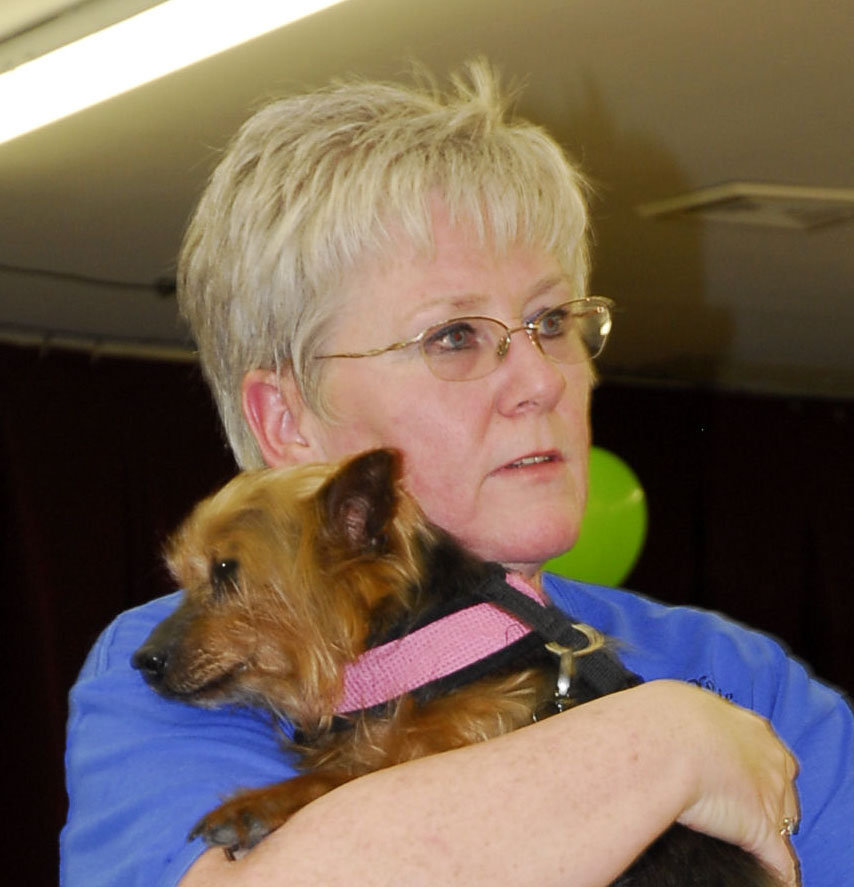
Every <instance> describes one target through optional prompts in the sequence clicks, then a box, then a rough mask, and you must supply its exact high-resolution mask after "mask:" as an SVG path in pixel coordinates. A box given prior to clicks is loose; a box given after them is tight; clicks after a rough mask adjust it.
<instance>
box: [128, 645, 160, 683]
mask: <svg viewBox="0 0 854 887" xmlns="http://www.w3.org/2000/svg"><path fill="white" fill-rule="evenodd" d="M168 658H169V656H168V654H167V653H166V651H165V650H162V649H160V648H158V647H154V646H151V645H150V644H146V645H144V646H142V647H140V648H139V649H138V650H137V651H136V653H134V654H133V656H132V657H131V661H130V662H131V665H132V666H133V667H134V668H136V669H138V670H139V671H141V672H142V676H143V677H144V678H145V680H146V681H147V683H149V684H152V685H157V684H160V683H161V682H162V681H163V675H164V674H165V672H166V662H167V660H168Z"/></svg>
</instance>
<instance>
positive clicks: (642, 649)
mask: <svg viewBox="0 0 854 887" xmlns="http://www.w3.org/2000/svg"><path fill="white" fill-rule="evenodd" d="M546 587H547V590H548V592H549V594H550V595H552V597H553V599H554V600H555V603H557V604H558V605H559V606H563V607H564V608H565V609H566V610H568V611H569V612H570V613H572V615H573V616H574V617H575V618H578V619H581V620H582V621H587V622H590V623H591V624H592V625H595V626H596V627H597V628H599V629H600V630H601V631H603V632H605V633H607V634H609V635H611V636H612V637H615V638H617V639H618V640H617V643H618V652H619V654H620V657H621V658H622V659H623V661H624V662H625V664H626V665H627V667H629V668H630V669H631V670H632V671H634V672H636V673H637V674H640V675H641V676H642V677H643V678H644V679H645V680H655V679H657V678H675V679H679V680H684V681H688V682H690V683H694V684H697V685H698V686H701V687H704V688H705V689H707V690H711V691H712V692H715V693H718V694H719V695H720V696H722V697H723V698H725V699H728V700H729V701H731V702H734V703H736V704H737V705H741V706H743V707H745V708H749V709H752V710H753V711H755V712H757V713H758V714H760V715H762V716H763V717H765V718H767V719H768V720H769V721H770V722H771V724H772V726H773V727H774V729H775V730H776V731H777V734H778V735H779V736H780V737H781V738H782V739H783V741H784V742H785V743H786V744H787V745H788V747H789V748H790V749H791V750H792V751H793V752H794V754H795V756H796V758H797V760H798V763H799V768H800V769H799V773H798V777H797V780H796V786H797V790H798V795H799V799H800V805H801V824H800V830H799V832H798V834H797V835H795V837H794V839H793V845H794V848H795V850H796V852H797V854H798V858H799V860H800V863H801V877H802V884H803V887H851V885H852V884H854V840H852V838H854V827H853V826H852V824H854V712H852V708H851V701H850V699H848V697H846V696H845V695H843V694H842V693H840V692H838V691H837V690H835V689H833V688H832V687H829V686H827V685H825V684H824V683H822V682H821V681H820V680H818V679H817V678H816V677H815V676H814V675H813V674H812V673H811V672H810V670H809V669H808V668H807V667H806V666H805V665H804V664H803V663H801V662H799V661H798V660H797V659H796V658H794V657H792V656H791V655H789V653H788V651H787V650H786V649H785V647H784V646H783V645H782V644H780V643H779V642H778V641H777V640H775V639H774V638H772V637H769V636H768V635H765V634H763V633H762V632H758V631H754V630H752V629H749V628H747V627H745V626H743V625H740V624H739V623H737V622H734V621H733V620H730V619H726V618H724V617H722V616H720V615H719V614H716V613H710V612H706V611H703V610H697V609H694V608H691V607H671V606H665V605H663V604H660V603H658V602H657V601H653V600H650V599H648V598H645V597H643V596H641V595H636V594H631V593H628V592H624V591H619V590H615V589H608V588H600V587H597V586H589V585H586V584H583V583H576V582H571V581H567V580H562V579H559V578H557V577H554V576H549V577H548V580H547V583H546Z"/></svg>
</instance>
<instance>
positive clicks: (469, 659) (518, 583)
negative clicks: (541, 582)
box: [336, 573, 543, 714]
mask: <svg viewBox="0 0 854 887" xmlns="http://www.w3.org/2000/svg"><path fill="white" fill-rule="evenodd" d="M506 581H507V583H508V585H512V586H513V588H515V589H516V590H517V591H521V592H522V593H523V594H526V595H527V596H528V597H531V598H534V599H535V600H537V601H539V602H540V603H542V602H543V598H542V595H541V593H540V592H539V591H537V590H536V589H534V588H533V587H531V586H530V585H529V584H528V583H527V582H526V581H525V580H524V579H523V578H522V577H521V576H520V575H518V574H517V573H508V574H507V577H506ZM530 631H531V629H530V628H529V627H528V626H527V625H526V624H525V623H524V622H522V621H520V620H519V619H517V618H516V617H515V616H512V615H511V614H510V613H507V612H505V611H504V610H502V609H500V608H499V607H496V606H495V605H494V604H489V603H482V604H475V605H474V606H472V607H467V608H466V609H464V610H458V611H457V612H456V613H451V614H450V615H449V616H444V617H443V618H442V619H438V620H436V621H435V622H431V623H430V624H429V625H425V626H424V627H423V628H419V629H418V630H417V631H413V632H412V633H411V634H408V635H405V636H404V637H402V638H397V639H396V640H393V641H389V642H388V643H387V644H382V645H381V646H379V647H372V648H371V649H370V650H366V651H365V652H364V653H363V654H362V655H361V656H360V657H359V658H358V659H356V660H355V661H354V662H351V663H349V664H348V665H347V666H346V667H345V669H344V689H343V692H342V695H341V699H340V700H339V702H338V706H337V708H336V712H337V713H338V714H344V713H346V712H352V711H358V710H359V709H363V708H371V707H372V706H374V705H379V704H380V703H383V702H388V701H389V700H391V699H396V698H397V697H398V696H402V695H403V694H404V693H409V692H411V691H412V690H415V689H417V688H418V687H422V686H424V685H425V684H429V683H430V682H431V681H435V680H438V679H439V678H443V677H446V676H447V675H450V674H453V673H454V672H456V671H459V670H460V669H462V668H465V667H466V666H467V665H472V664H473V663H475V662H479V661H480V660H481V659H485V658H486V657H487V656H490V655H491V654H493V653H496V652H498V651H499V650H501V649H503V648H504V647H506V646H508V645H510V644H512V643H513V642H514V641H517V640H519V638H521V637H524V636H525V635H526V634H529V633H530Z"/></svg>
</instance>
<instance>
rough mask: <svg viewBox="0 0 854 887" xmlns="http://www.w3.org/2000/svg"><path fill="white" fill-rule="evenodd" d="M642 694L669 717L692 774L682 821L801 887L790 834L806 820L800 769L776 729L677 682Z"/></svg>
mask: <svg viewBox="0 0 854 887" xmlns="http://www.w3.org/2000/svg"><path fill="white" fill-rule="evenodd" d="M636 689H637V691H640V692H641V693H643V694H645V695H647V696H648V697H651V698H650V700H649V703H648V704H650V705H651V706H652V710H654V711H659V712H666V713H667V715H666V717H665V722H666V723H667V724H669V725H670V726H669V727H668V728H666V729H669V730H671V731H674V732H672V733H671V734H670V738H671V741H674V740H675V745H676V746H677V749H675V750H674V752H675V753H676V754H677V755H678V757H679V758H680V759H681V764H682V765H683V766H685V767H686V774H685V783H684V784H685V787H686V792H687V794H686V799H685V806H684V809H683V810H682V812H681V813H680V814H679V816H678V822H680V823H682V824H683V825H686V826H688V827H690V828H693V829H696V830H697V831H701V832H705V833H706V834H709V835H714V836H715V837H718V838H721V839H723V840H725V841H729V842H730V843H733V844H738V845H739V846H741V847H744V849H746V850H749V851H750V852H751V853H753V854H755V855H756V856H758V857H759V858H760V859H762V860H763V861H764V862H765V864H766V865H768V866H769V867H770V868H771V869H773V870H774V871H776V872H778V873H779V875H780V876H781V877H782V879H783V883H785V884H787V885H788V884H791V885H796V884H798V883H799V881H798V875H797V859H796V857H795V855H794V852H793V850H792V847H791V844H790V842H789V834H787V830H786V824H787V822H792V823H793V824H796V823H797V822H798V821H799V820H800V810H799V806H798V798H797V794H796V791H795V787H794V783H793V780H794V778H795V776H796V775H797V771H798V765H797V762H796V760H795V758H794V756H793V755H792V753H791V752H790V751H789V749H788V748H786V746H785V745H784V744H783V742H782V741H781V740H780V738H779V737H778V736H777V735H776V733H775V732H774V730H773V729H772V728H771V726H770V724H769V723H768V722H767V721H766V720H765V719H764V718H761V717H760V716H759V715H757V714H755V713H753V712H751V711H748V710H747V709H743V708H741V707H739V706H737V705H733V704H731V703H729V702H726V701H725V700H722V699H721V698H720V697H718V696H716V695H715V694H713V693H709V692H708V691H705V690H700V689H698V688H696V687H693V686H690V685H687V684H683V683H680V682H677V681H654V682H651V683H649V684H645V685H642V686H641V687H639V688H636ZM633 692H634V691H633ZM662 727H664V724H662ZM679 746H681V749H680V748H679Z"/></svg>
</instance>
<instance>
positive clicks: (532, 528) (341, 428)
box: [312, 212, 591, 574]
mask: <svg viewBox="0 0 854 887" xmlns="http://www.w3.org/2000/svg"><path fill="white" fill-rule="evenodd" d="M434 234H435V247H436V248H435V255H434V256H433V257H432V258H425V257H424V256H423V255H420V254H419V253H418V252H417V251H416V250H415V249H414V248H412V247H411V246H406V245H402V246H401V250H400V252H399V254H398V255H397V257H396V258H395V259H394V260H393V261H392V262H391V263H383V265H382V266H381V267H378V268H376V269H374V270H373V271H371V272H368V273H364V274H360V275H358V276H357V277H356V279H355V281H354V283H353V285H352V286H350V287H348V292H347V293H346V294H345V297H344V299H343V300H342V305H343V306H344V307H343V309H342V311H341V313H340V315H339V316H338V319H337V324H336V327H335V331H334V334H333V336H332V338H331V340H330V341H329V342H328V343H326V345H325V350H326V351H327V353H330V352H342V351H348V352H351V351H365V350H368V349H372V348H377V347H383V346H385V345H389V344H391V343H393V342H397V341H401V340H406V339H410V338H412V337H413V336H416V335H417V334H418V333H420V332H421V331H422V330H423V329H424V328H425V327H427V326H430V325H432V324H436V323H441V322H442V321H445V320H448V319H452V318H454V317H459V316H461V315H472V314H481V315H487V316H490V317H494V318H497V319H499V320H502V321H503V322H504V323H506V324H507V325H508V326H511V327H512V326H517V325H518V324H519V323H520V322H522V321H523V320H525V319H528V318H530V317H531V315H533V314H534V313H535V312H537V311H538V310H539V309H542V308H545V307H549V306H551V305H556V304H558V303H560V302H564V301H566V300H568V299H570V298H572V297H573V295H574V293H573V292H572V290H571V289H570V288H569V284H568V283H567V282H566V280H565V278H564V277H563V272H562V269H561V267H560V265H559V264H558V262H557V261H556V259H555V258H554V257H552V256H550V255H548V254H546V253H544V252H541V251H538V250H532V249H527V248H516V249H512V250H510V251H508V252H506V253H503V254H501V255H497V254H496V253H495V252H493V251H492V250H490V249H488V248H484V247H482V246H480V245H479V244H478V242H477V240H476V238H475V237H474V236H473V235H472V234H471V233H470V231H469V230H467V228H466V227H452V226H451V225H450V224H449V222H448V221H447V219H446V217H444V215H443V214H441V213H438V212H437V213H436V214H435V216H434ZM325 371H326V376H325V378H324V382H323V385H324V395H325V397H326V399H327V403H328V404H329V405H330V408H331V410H330V411H331V413H332V415H333V416H334V417H335V420H336V421H335V422H334V423H326V422H322V421H321V420H319V419H318V418H317V417H316V416H313V415H312V422H313V423H314V426H315V427H314V440H315V441H316V442H317V444H318V446H319V454H320V455H321V457H322V458H324V459H328V460H336V459H339V458H342V457H344V456H347V455H350V454H353V453H355V452H359V451H361V450H365V449H369V448H373V447H381V446H389V447H396V448H397V449H399V450H401V451H402V452H403V453H404V480H405V484H406V486H407V488H408V489H409V491H410V492H411V493H412V494H413V495H414V496H415V497H416V499H417V500H418V501H419V503H420V504H421V507H422V508H423V509H424V511H425V512H426V514H427V516H428V517H429V518H430V519H431V520H432V521H433V522H434V523H436V524H438V525H439V526H441V527H444V528H445V529H446V530H448V531H449V532H450V533H452V534H453V535H454V536H455V537H456V538H457V539H459V540H460V541H461V542H462V543H463V545H465V546H466V547H467V548H469V549H470V550H472V551H474V552H475V553H476V554H478V555H480V556H481V557H483V558H486V559H488V560H494V561H498V562H500V563H503V564H505V565H507V566H508V567H511V568H513V569H518V570H521V571H523V572H525V573H527V574H531V573H533V572H534V571H535V570H536V569H537V568H538V567H539V566H540V565H541V564H542V562H543V561H544V560H546V559H548V558H549V557H551V556H553V555H556V554H559V553H561V552H563V551H565V550H567V549H568V548H569V547H570V546H571V545H572V544H573V543H574V542H575V539H576V536H577V533H578V528H579V524H580V521H581V516H582V512H583V510H584V504H585V499H586V494H587V453H588V447H589V426H588V409H589V401H590V387H591V370H590V367H589V365H588V364H586V363H584V364H577V365H567V366H564V365H558V364H555V363H553V362H551V361H550V360H548V359H547V358H546V357H544V356H543V355H542V354H541V353H540V352H539V350H538V349H537V348H536V347H535V346H534V345H533V343H532V342H531V341H530V339H529V338H528V336H527V335H526V334H525V333H524V332H517V333H514V334H513V336H512V341H511V347H510V350H509V351H508V353H507V355H506V357H505V358H504V360H503V361H502V362H501V363H500V365H499V366H498V368H497V369H495V370H494V371H493V372H492V373H491V374H489V375H487V376H485V377H483V378H480V379H476V380H473V381H463V382H460V381H456V382H449V381H443V380H441V379H438V378H436V377H435V376H434V375H433V374H432V373H431V371H430V370H429V368H428V367H427V364H426V363H425V362H424V359H423V357H422V356H421V354H420V352H419V350H418V348H417V346H416V347H409V348H405V349H403V350H401V351H395V352H390V353H386V354H383V355H381V356H375V357H367V358H362V359H355V360H354V359H342V358H338V359H332V360H330V361H329V366H327V367H326V368H325Z"/></svg>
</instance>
